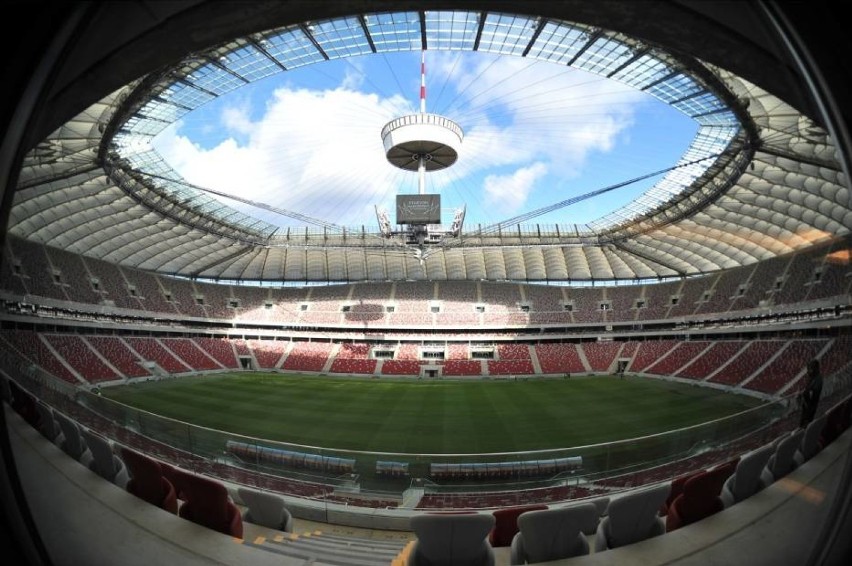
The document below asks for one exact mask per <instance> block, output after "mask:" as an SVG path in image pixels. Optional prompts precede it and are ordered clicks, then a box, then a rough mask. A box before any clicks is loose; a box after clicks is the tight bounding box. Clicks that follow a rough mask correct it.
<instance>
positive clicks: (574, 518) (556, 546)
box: [509, 503, 599, 564]
mask: <svg viewBox="0 0 852 566" xmlns="http://www.w3.org/2000/svg"><path fill="white" fill-rule="evenodd" d="M598 520H599V513H598V508H597V507H596V506H595V504H594V503H580V504H577V505H569V506H567V507H560V508H557V509H545V510H541V511H527V512H526V513H523V514H522V515H520V516H518V529H519V530H518V533H517V534H515V536H514V538H513V539H512V546H511V550H510V558H509V559H510V563H511V564H532V563H536V562H545V561H548V560H559V559H561V558H571V557H572V556H582V555H585V554H588V553H589V541H588V540H587V539H586V537H585V535H584V534H583V533H584V532H585V531H587V530H592V531H593V532H594V529H595V528H596V527H597V524H598Z"/></svg>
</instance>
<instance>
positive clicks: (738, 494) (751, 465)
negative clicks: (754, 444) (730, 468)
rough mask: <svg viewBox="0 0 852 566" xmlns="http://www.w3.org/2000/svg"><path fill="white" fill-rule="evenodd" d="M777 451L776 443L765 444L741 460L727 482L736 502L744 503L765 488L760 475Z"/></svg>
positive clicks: (727, 486) (726, 484)
mask: <svg viewBox="0 0 852 566" xmlns="http://www.w3.org/2000/svg"><path fill="white" fill-rule="evenodd" d="M774 451H775V443H774V442H773V443H769V444H765V445H763V446H761V447H759V448H757V449H755V450H752V451H751V452H749V453H747V454H744V455H743V456H742V458H740V462H739V464H737V469H736V471H734V474H733V475H732V476H731V477H730V478H728V480H726V482H725V486H726V488H727V490H728V491H729V492H730V494H731V495H732V496H733V498H734V501H742V500H743V499H745V498H746V497H750V496H752V495H754V494H755V493H757V492H758V491H760V490H761V489H762V488H763V484H762V483H761V481H760V473H761V472H762V471H763V468H764V467H765V466H766V462H767V461H768V460H769V457H770V456H772V454H773V452H774Z"/></svg>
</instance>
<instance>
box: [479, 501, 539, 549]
mask: <svg viewBox="0 0 852 566" xmlns="http://www.w3.org/2000/svg"><path fill="white" fill-rule="evenodd" d="M542 509H547V505H523V506H520V507H507V508H505V509H498V510H496V511H494V513H493V515H494V528H492V529H491V532H490V533H488V542H490V543H491V546H494V547H497V546H509V545H511V544H512V538H513V537H514V536H515V534H516V533H517V532H518V516H519V515H520V514H521V513H525V512H527V511H538V510H542Z"/></svg>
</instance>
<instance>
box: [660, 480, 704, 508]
mask: <svg viewBox="0 0 852 566" xmlns="http://www.w3.org/2000/svg"><path fill="white" fill-rule="evenodd" d="M702 472H703V470H699V471H697V472H689V473H688V474H684V475H682V476H678V477H676V478H675V479H673V480H672V489H671V491H670V492H669V496H668V497H667V498H666V502H665V503H663V505H662V508H661V509H660V515H668V513H669V509H671V507H672V503H674V500H675V499H677V497H678V496H679V495H680V494H681V493H683V486H684V485H685V484H686V482H687V480H689V478H691V477H693V476H697V475H698V474H700V473H702Z"/></svg>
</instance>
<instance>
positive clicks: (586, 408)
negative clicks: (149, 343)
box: [102, 373, 760, 453]
mask: <svg viewBox="0 0 852 566" xmlns="http://www.w3.org/2000/svg"><path fill="white" fill-rule="evenodd" d="M102 394H103V395H104V396H106V397H110V398H113V399H115V400H117V401H120V402H122V403H126V404H128V405H131V406H134V407H138V408H140V409H144V410H146V411H150V412H153V413H157V414H161V415H164V416H167V417H171V418H175V419H178V420H181V421H185V422H189V423H192V424H197V425H201V426H205V427H209V428H213V429H217V430H223V431H227V432H232V433H236V434H242V435H246V436H253V437H259V438H265V439H270V440H280V441H284V442H292V443H296V444H305V445H311V446H324V447H328V448H339V449H355V450H375V451H383V452H410V453H479V452H514V451H522V450H539V449H547V448H560V447H571V446H579V445H585V444H595V443H600V442H611V441H614V440H620V439H626V438H635V437H638V436H644V435H648V434H654V433H659V432H664V431H667V430H671V429H674V428H680V427H683V426H689V425H692V424H697V423H700V422H705V421H708V420H712V419H716V418H719V417H722V416H725V415H728V414H732V413H736V412H739V411H742V410H744V409H746V408H748V407H752V406H756V405H758V404H759V403H760V402H759V401H758V400H756V399H753V398H750V397H746V396H742V395H733V394H730V393H725V392H720V391H717V390H713V389H708V388H701V387H695V386H690V385H683V384H678V383H671V382H665V381H662V380H655V379H643V378H627V379H624V380H621V379H617V378H614V377H595V378H572V379H566V380H535V379H533V380H521V381H508V380H507V381H488V380H471V381H419V380H391V379H381V380H364V379H351V378H349V379H347V378H331V377H306V376H288V375H281V374H263V373H235V374H218V375H215V376H206V377H193V378H182V379H177V380H164V381H156V382H147V383H140V384H133V385H129V386H122V387H110V388H104V389H102Z"/></svg>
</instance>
